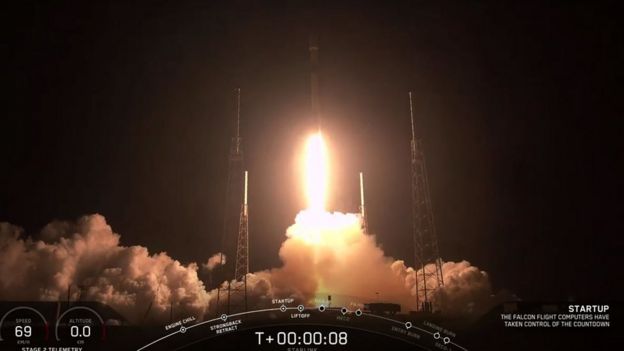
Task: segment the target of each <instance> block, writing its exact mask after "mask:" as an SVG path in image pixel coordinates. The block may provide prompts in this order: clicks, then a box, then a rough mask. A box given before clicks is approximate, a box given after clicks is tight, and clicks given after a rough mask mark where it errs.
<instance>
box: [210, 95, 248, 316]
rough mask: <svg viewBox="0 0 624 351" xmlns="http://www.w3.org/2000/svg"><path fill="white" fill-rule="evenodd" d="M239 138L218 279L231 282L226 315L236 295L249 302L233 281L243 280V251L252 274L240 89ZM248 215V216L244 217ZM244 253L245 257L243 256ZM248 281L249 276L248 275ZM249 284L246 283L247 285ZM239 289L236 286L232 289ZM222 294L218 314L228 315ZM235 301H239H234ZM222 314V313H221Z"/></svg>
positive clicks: (235, 142)
mask: <svg viewBox="0 0 624 351" xmlns="http://www.w3.org/2000/svg"><path fill="white" fill-rule="evenodd" d="M234 128H235V135H234V137H232V141H231V144H230V152H229V157H228V178H227V183H226V190H225V192H226V199H225V209H224V224H223V236H222V241H221V247H222V249H221V262H220V263H221V265H220V274H219V275H218V279H217V281H218V282H223V281H227V287H225V290H227V301H226V304H225V305H226V306H225V307H226V312H227V313H229V312H230V307H231V305H232V303H231V302H232V299H233V296H232V295H233V294H236V293H237V292H238V291H239V290H240V291H243V292H244V294H245V301H246V292H247V289H246V284H243V286H239V285H240V284H233V283H232V280H238V279H239V278H240V276H238V273H239V267H238V262H239V251H240V252H241V257H240V262H243V261H244V262H247V263H245V264H244V266H245V269H246V270H247V271H248V269H249V265H248V257H249V254H248V253H249V248H248V245H247V243H248V230H247V229H248V228H247V206H246V201H244V200H245V199H246V196H245V199H244V198H243V196H244V195H245V194H246V193H244V190H245V189H244V188H245V185H244V181H245V184H246V177H244V175H245V174H244V171H243V170H244V158H243V146H242V140H243V139H242V138H241V136H240V89H236V124H235V126H234ZM243 211H244V214H243V213H242V212H243ZM243 225H244V233H241V231H242V230H243V228H242V226H243ZM241 235H242V236H243V239H244V240H243V242H244V244H245V247H244V248H243V249H242V250H240V249H239V247H238V246H239V245H240V242H241V240H240V237H241ZM243 253H245V254H244V255H243ZM245 277H246V274H245ZM244 283H245V282H244ZM232 285H235V286H232ZM221 290H223V288H222V286H221V285H219V287H218V291H217V313H219V312H224V311H223V310H222V308H221V304H220V299H221ZM234 300H236V298H235V297H234ZM220 310H221V311H220Z"/></svg>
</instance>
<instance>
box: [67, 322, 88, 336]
mask: <svg viewBox="0 0 624 351" xmlns="http://www.w3.org/2000/svg"><path fill="white" fill-rule="evenodd" d="M69 335H71V337H72V338H77V337H84V338H88V337H90V336H91V327H90V326H88V325H85V326H83V327H82V335H81V334H80V328H79V327H78V326H77V325H72V326H71V327H70V328H69Z"/></svg>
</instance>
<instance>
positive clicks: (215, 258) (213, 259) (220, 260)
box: [202, 252, 227, 271]
mask: <svg viewBox="0 0 624 351" xmlns="http://www.w3.org/2000/svg"><path fill="white" fill-rule="evenodd" d="M226 259H227V257H226V256H225V254H223V253H220V252H218V253H216V254H214V255H212V256H210V258H209V259H208V261H206V263H204V264H202V267H203V268H204V269H205V270H207V271H212V270H213V269H215V267H216V266H218V265H224V264H225V263H226Z"/></svg>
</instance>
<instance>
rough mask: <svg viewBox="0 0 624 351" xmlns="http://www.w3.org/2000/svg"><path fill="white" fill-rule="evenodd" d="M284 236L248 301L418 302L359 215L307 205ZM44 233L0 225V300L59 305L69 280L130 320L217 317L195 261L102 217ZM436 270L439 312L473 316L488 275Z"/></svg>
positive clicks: (466, 269)
mask: <svg viewBox="0 0 624 351" xmlns="http://www.w3.org/2000/svg"><path fill="white" fill-rule="evenodd" d="M286 235H287V239H286V240H285V241H284V242H283V243H282V246H281V248H280V251H279V256H280V259H281V260H282V262H283V265H282V266H281V267H279V268H275V269H270V270H265V271H260V272H256V273H250V274H249V275H248V277H247V285H248V297H249V304H250V305H251V306H254V305H255V306H263V305H268V304H269V303H270V301H271V299H273V298H287V297H290V298H294V299H295V300H296V301H298V302H301V303H307V304H313V303H318V302H319V301H322V300H323V299H325V298H326V296H327V295H330V294H331V295H332V296H334V299H333V300H332V303H333V304H334V305H340V304H343V305H346V304H352V303H364V302H370V301H375V300H377V299H380V300H383V301H386V302H394V303H400V304H401V306H402V310H403V311H404V312H406V311H408V310H413V309H414V308H415V296H414V294H415V291H416V289H415V287H414V270H413V268H411V267H407V266H406V265H405V263H404V262H403V261H401V260H394V259H393V258H391V257H388V256H386V255H385V254H384V252H383V251H382V250H381V248H380V247H379V246H378V245H377V243H376V240H375V236H373V235H366V234H364V233H363V232H362V230H361V223H360V218H359V216H358V215H356V214H342V213H332V214H330V213H326V212H315V211H310V210H305V211H302V212H301V213H299V215H297V218H296V219H295V223H294V224H293V225H292V226H291V227H289V228H288V230H287V232H286ZM41 238H42V240H39V241H34V240H32V239H31V238H30V237H24V235H23V232H22V230H21V229H20V228H19V227H16V226H13V225H11V224H8V223H0V276H2V277H3V279H2V280H0V300H27V299H32V300H47V301H58V300H60V299H63V298H64V297H65V295H66V294H67V289H68V286H72V287H73V288H72V289H73V290H72V291H73V294H72V298H73V299H76V298H78V294H82V296H80V298H81V299H82V300H95V301H100V302H103V303H106V304H108V305H110V306H111V307H113V308H114V309H116V310H117V311H119V312H120V313H121V314H122V315H124V316H125V317H126V318H127V319H128V320H129V321H131V322H134V323H141V322H148V321H165V320H168V319H169V314H168V313H169V308H170V306H171V305H173V308H174V310H175V311H176V315H185V316H188V315H192V316H195V317H196V318H198V319H202V318H203V317H204V316H205V315H206V314H211V313H216V310H217V307H216V300H217V299H216V295H217V290H216V289H215V290H212V291H208V290H207V289H206V287H205V286H204V284H203V282H202V281H201V280H200V279H199V278H198V274H197V271H198V268H199V267H198V265H197V264H195V263H190V264H187V265H184V264H182V263H180V262H179V261H177V260H174V259H173V258H171V257H169V256H168V255H167V254H166V253H158V254H150V253H149V252H148V250H147V248H145V247H142V246H130V247H126V246H121V245H120V243H119V235H118V234H115V233H113V231H112V229H111V227H110V226H109V225H108V224H107V223H106V220H105V219H104V217H102V216H100V215H89V216H85V217H82V218H81V219H80V220H78V221H77V223H71V222H61V221H55V222H52V223H50V224H49V225H47V226H46V227H45V228H44V229H43V230H42V233H41ZM220 262H221V261H220V254H215V255H213V256H212V257H210V258H209V259H208V260H207V261H206V263H204V264H202V266H203V267H204V268H205V269H207V270H208V271H209V272H210V271H211V270H213V269H214V268H215V267H216V266H217V265H218V264H219V263H220ZM442 271H443V276H444V281H445V286H444V288H443V289H440V290H437V291H435V292H433V295H432V296H433V299H434V301H437V302H440V303H441V304H442V306H443V309H444V310H445V311H447V312H450V313H468V312H473V311H474V310H475V309H476V308H478V306H479V304H482V303H483V301H484V300H486V299H487V298H488V297H489V296H490V284H489V280H488V277H487V274H486V273H485V272H482V271H480V270H479V269H477V268H476V267H474V266H471V265H470V263H468V262H467V261H461V262H445V263H444V265H443V267H442ZM226 285H227V283H226V282H224V283H223V284H222V286H224V287H225V286H226ZM432 285H433V284H432ZM81 290H82V291H81ZM148 306H151V307H148ZM148 309H149V313H146V312H147V310H148Z"/></svg>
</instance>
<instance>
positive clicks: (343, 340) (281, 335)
mask: <svg viewBox="0 0 624 351" xmlns="http://www.w3.org/2000/svg"><path fill="white" fill-rule="evenodd" d="M255 333H256V338H257V341H258V345H264V344H277V345H288V346H302V345H303V346H308V345H313V346H321V345H331V346H334V345H341V346H344V345H347V343H348V336H349V335H348V333H347V332H344V331H341V332H337V331H330V332H320V331H306V332H303V333H298V332H294V331H289V332H285V331H282V332H278V333H277V334H275V335H273V334H272V333H265V332H262V331H257V332H255Z"/></svg>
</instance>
